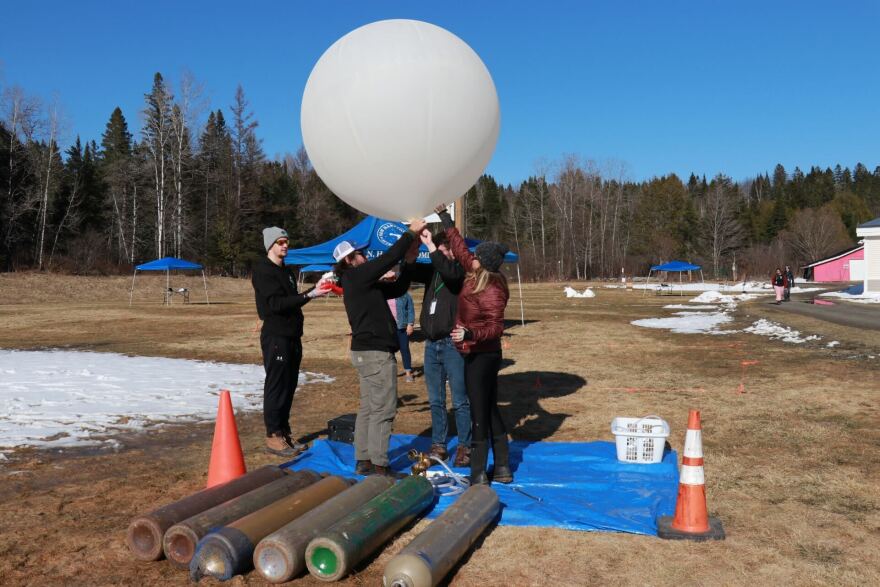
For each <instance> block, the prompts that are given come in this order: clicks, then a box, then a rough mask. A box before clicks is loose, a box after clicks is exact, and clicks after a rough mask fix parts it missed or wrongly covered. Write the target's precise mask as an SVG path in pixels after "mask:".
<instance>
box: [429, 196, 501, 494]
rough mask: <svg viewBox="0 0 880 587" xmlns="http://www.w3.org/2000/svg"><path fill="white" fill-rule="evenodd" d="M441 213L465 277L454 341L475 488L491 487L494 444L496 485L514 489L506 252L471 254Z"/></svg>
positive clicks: (486, 249) (489, 247)
mask: <svg viewBox="0 0 880 587" xmlns="http://www.w3.org/2000/svg"><path fill="white" fill-rule="evenodd" d="M442 210H443V211H442V212H440V210H439V209H438V212H439V213H440V218H441V220H442V221H443V225H444V227H445V228H446V237H447V239H448V241H449V249H450V250H451V251H452V253H453V255H455V259H456V261H458V262H459V263H460V264H461V266H462V267H463V268H464V269H465V271H466V276H465V281H464V285H463V286H462V290H461V292H460V293H459V295H458V312H457V315H456V327H455V329H454V330H453V331H452V334H451V337H452V340H453V341H454V342H455V346H456V347H457V348H458V351H459V352H460V353H461V354H462V355H463V356H464V374H465V389H466V390H467V395H468V400H469V401H470V404H471V435H472V441H471V484H472V485H475V484H485V483H488V477H487V475H486V463H487V461H488V456H489V445H488V443H489V441H490V439H491V442H492V454H493V456H494V458H495V469H494V471H493V475H492V480H493V481H497V482H499V483H510V482H512V481H513V474H512V472H511V470H510V459H509V448H508V442H507V428H506V427H505V426H504V421H503V420H502V419H501V413H500V412H499V410H498V371H499V369H500V368H501V334H502V332H503V331H504V309H505V308H506V307H507V300H508V298H509V297H510V292H509V290H508V288H507V280H506V279H505V277H504V275H502V274H501V273H499V270H500V269H501V264H502V263H503V262H504V255H505V253H507V250H508V249H507V247H505V246H504V245H501V244H498V243H490V242H484V243H480V245H478V246H477V248H476V250H475V251H474V253H471V252H470V251H469V250H468V247H467V244H466V243H465V242H464V239H463V238H462V236H461V234H459V232H458V229H456V228H455V226H454V225H453V223H452V219H451V218H450V217H449V214H448V213H446V211H445V207H443V209H442ZM426 238H427V239H430V238H431V237H430V233H427V231H425V232H423V233H422V239H423V240H424V239H426Z"/></svg>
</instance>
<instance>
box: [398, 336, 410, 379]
mask: <svg viewBox="0 0 880 587" xmlns="http://www.w3.org/2000/svg"><path fill="white" fill-rule="evenodd" d="M397 344H398V345H399V346H400V360H401V361H403V370H404V371H411V370H412V356H411V355H410V354H409V335H408V334H407V333H406V328H398V329H397Z"/></svg>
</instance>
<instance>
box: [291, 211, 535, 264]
mask: <svg viewBox="0 0 880 587" xmlns="http://www.w3.org/2000/svg"><path fill="white" fill-rule="evenodd" d="M406 230H407V228H406V225H405V224H403V223H402V222H394V221H392V220H383V219H382V218H376V217H375V216H367V217H366V218H364V219H363V220H361V221H360V222H358V223H357V224H356V225H355V226H354V227H353V228H351V229H349V230H348V231H346V232H344V233H342V234H340V235H339V236H337V237H336V238H332V239H330V240H328V241H327V242H323V243H321V244H318V245H313V246H311V247H304V248H302V249H292V250H290V251H288V252H287V257H286V258H285V259H284V263H285V265H310V264H315V263H318V264H331V265H332V264H333V263H335V262H336V261H335V259H333V249H334V248H335V247H336V245H338V244H339V243H340V242H342V241H348V242H350V243H355V244H357V245H360V246H364V247H365V248H364V254H365V255H366V257H367V259H375V258H376V257H378V256H379V255H381V254H382V253H384V252H385V251H387V250H388V249H389V248H391V245H393V244H394V243H396V242H397V239H399V238H400V236H401V235H402V234H403V233H404V232H406ZM465 242H466V243H467V245H468V248H470V249H471V250H472V251H473V250H474V248H475V247H476V246H477V245H478V244H480V241H478V240H475V239H472V238H466V239H465ZM417 261H418V262H419V263H430V262H431V259H430V257H429V255H428V249H427V247H425V246H424V245H422V246H420V247H419V257H418V259H417ZM504 262H505V263H519V255H517V254H516V253H513V252H508V253H507V254H506V255H505V256H504Z"/></svg>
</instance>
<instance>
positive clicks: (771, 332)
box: [743, 318, 822, 344]
mask: <svg viewBox="0 0 880 587" xmlns="http://www.w3.org/2000/svg"><path fill="white" fill-rule="evenodd" d="M743 332H751V333H752V334H758V335H760V336H769V337H770V338H772V339H776V340H782V341H783V342H792V343H795V344H802V343H805V342H807V341H809V340H820V339H821V338H822V337H821V336H816V335H815V334H813V335H810V336H801V333H800V331H798V330H792V329H791V328H789V327H788V326H782V325H780V324H776V323H775V322H771V321H770V320H766V319H764V318H761V319H760V320H758V321H757V322H755V323H754V324H752V325H751V326H749V327H747V328H743Z"/></svg>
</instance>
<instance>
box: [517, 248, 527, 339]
mask: <svg viewBox="0 0 880 587" xmlns="http://www.w3.org/2000/svg"><path fill="white" fill-rule="evenodd" d="M516 283H517V284H518V285H519V319H520V322H522V325H523V326H525V325H526V310H525V307H524V306H523V297H522V277H521V276H520V273H519V263H517V264H516Z"/></svg>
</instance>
